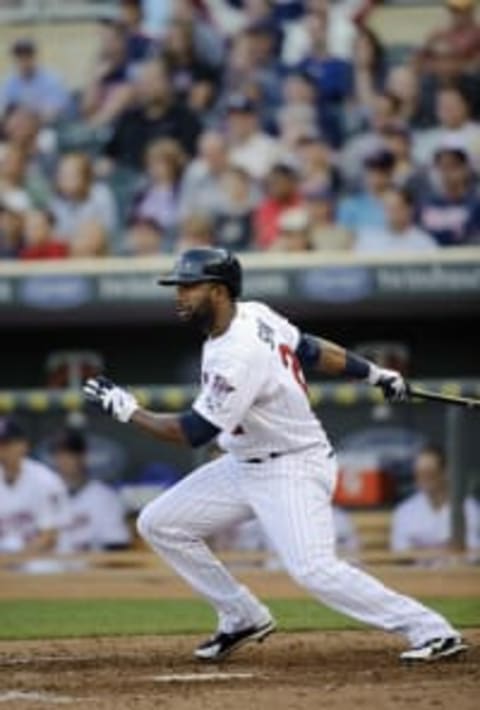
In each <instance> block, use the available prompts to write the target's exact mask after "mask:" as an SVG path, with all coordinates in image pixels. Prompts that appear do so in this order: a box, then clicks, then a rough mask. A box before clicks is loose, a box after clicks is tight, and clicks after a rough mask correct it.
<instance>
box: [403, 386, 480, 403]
mask: <svg viewBox="0 0 480 710" xmlns="http://www.w3.org/2000/svg"><path fill="white" fill-rule="evenodd" d="M408 394H409V396H410V397H412V398H414V399H425V400H429V401H431V402H441V403H442V404H453V405H456V406H457V407H467V408H468V409H480V399H471V398H470V397H456V396H454V395H450V394H442V393H441V392H432V391H431V390H425V389H423V388H421V387H414V386H413V385H409V386H408Z"/></svg>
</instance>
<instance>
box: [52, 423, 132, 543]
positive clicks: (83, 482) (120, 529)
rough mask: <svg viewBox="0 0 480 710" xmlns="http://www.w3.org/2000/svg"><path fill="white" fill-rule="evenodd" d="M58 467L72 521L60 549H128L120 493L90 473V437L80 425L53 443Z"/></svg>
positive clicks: (63, 536) (63, 535) (63, 533)
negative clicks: (85, 434)
mask: <svg viewBox="0 0 480 710" xmlns="http://www.w3.org/2000/svg"><path fill="white" fill-rule="evenodd" d="M51 450H52V453H53V460H54V464H55V469H56V470H57V471H58V473H59V474H60V476H61V477H62V479H63V481H64V483H65V485H66V487H67V490H68V496H69V505H70V522H69V524H68V525H67V526H66V527H64V528H63V529H62V531H61V533H60V537H59V541H58V549H59V551H60V552H82V551H88V550H119V549H125V548H126V547H128V545H129V543H130V532H129V530H128V527H127V525H126V522H125V510H124V507H123V504H122V502H121V500H120V498H119V496H118V494H117V493H116V492H115V491H114V490H113V488H110V486H107V485H106V484H105V483H103V482H102V481H97V480H94V479H92V478H91V477H90V475H89V471H88V465H87V452H88V447H87V439H86V437H85V436H84V434H83V433H82V432H81V431H79V430H76V429H65V430H64V431H61V432H60V433H59V434H58V435H57V436H56V437H55V438H54V439H53V442H52V444H51Z"/></svg>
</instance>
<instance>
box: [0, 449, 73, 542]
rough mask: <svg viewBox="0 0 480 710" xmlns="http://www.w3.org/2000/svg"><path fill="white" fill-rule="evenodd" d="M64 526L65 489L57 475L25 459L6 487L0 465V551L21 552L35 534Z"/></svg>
mask: <svg viewBox="0 0 480 710" xmlns="http://www.w3.org/2000/svg"><path fill="white" fill-rule="evenodd" d="M67 523H68V502H67V490H66V488H65V485H64V483H63V481H62V480H61V478H60V476H58V475H57V474H56V473H54V472H53V471H52V470H51V469H49V468H47V466H45V465H44V464H41V463H39V462H38V461H33V460H32V459H29V458H25V459H23V461H22V463H21V469H20V473H19V475H18V476H17V478H16V480H15V481H14V482H13V483H12V484H9V483H7V481H6V479H5V473H4V471H3V468H2V466H0V551H4V552H8V551H10V552H15V551H18V550H21V549H22V548H24V547H25V545H26V544H27V543H28V542H30V541H31V540H32V539H33V538H35V536H36V535H37V534H38V533H39V532H41V531H44V530H61V529H62V528H63V527H64V526H65V525H66V524H67Z"/></svg>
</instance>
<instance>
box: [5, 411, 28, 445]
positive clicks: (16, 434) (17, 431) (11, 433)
mask: <svg viewBox="0 0 480 710" xmlns="http://www.w3.org/2000/svg"><path fill="white" fill-rule="evenodd" d="M25 438H26V434H25V431H24V429H23V427H22V426H21V425H20V424H19V423H18V422H17V420H16V419H12V418H11V417H2V418H0V444H5V443H7V442H9V441H15V440H16V439H25Z"/></svg>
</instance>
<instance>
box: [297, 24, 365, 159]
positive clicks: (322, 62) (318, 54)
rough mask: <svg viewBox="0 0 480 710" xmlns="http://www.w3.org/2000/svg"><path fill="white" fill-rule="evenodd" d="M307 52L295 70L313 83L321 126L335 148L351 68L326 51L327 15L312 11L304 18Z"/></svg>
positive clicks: (340, 133) (350, 85)
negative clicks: (308, 46)
mask: <svg viewBox="0 0 480 710" xmlns="http://www.w3.org/2000/svg"><path fill="white" fill-rule="evenodd" d="M306 26H307V30H308V33H309V36H310V47H311V49H310V53H309V55H308V56H307V57H305V59H303V61H301V62H300V64H299V65H298V66H297V70H298V71H300V72H302V73H304V74H305V75H306V76H308V77H309V78H310V80H311V81H312V82H313V83H314V84H315V86H316V89H317V92H318V97H319V101H320V104H319V106H320V114H321V119H322V124H323V125H322V128H323V130H324V131H325V132H326V134H327V137H328V139H329V141H330V142H331V144H332V145H333V146H334V147H339V146H340V144H341V141H342V138H343V111H342V104H343V102H344V101H345V100H346V99H347V98H348V97H349V96H351V94H352V90H353V70H352V65H351V63H350V62H347V61H346V60H345V59H340V58H338V57H333V56H330V55H329V54H328V53H327V16H326V14H320V13H316V14H314V13H311V14H309V15H308V16H307V18H306Z"/></svg>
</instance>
